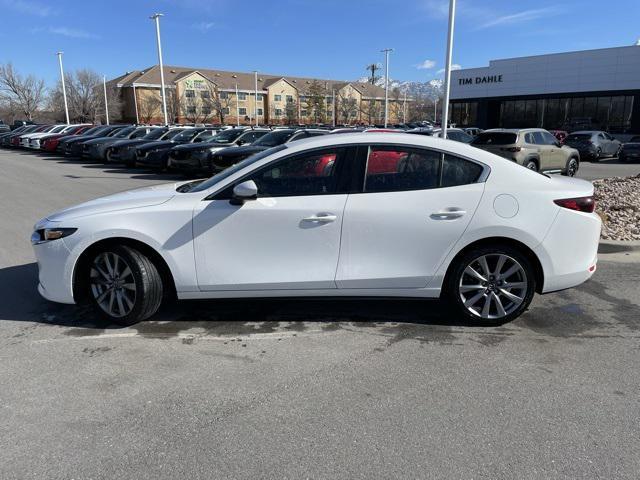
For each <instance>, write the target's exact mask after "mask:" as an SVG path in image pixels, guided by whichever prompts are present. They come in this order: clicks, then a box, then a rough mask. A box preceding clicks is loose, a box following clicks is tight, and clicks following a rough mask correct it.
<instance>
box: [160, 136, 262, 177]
mask: <svg viewBox="0 0 640 480" xmlns="http://www.w3.org/2000/svg"><path fill="white" fill-rule="evenodd" d="M269 132H270V130H268V129H266V128H254V129H248V128H234V129H231V130H225V131H223V132H220V133H219V134H218V135H216V136H215V137H213V138H212V139H211V140H210V141H208V142H206V143H200V144H198V145H183V146H179V147H174V148H172V149H171V151H170V152H168V160H167V166H168V167H169V168H170V169H171V170H177V171H180V172H182V173H186V174H193V173H197V172H207V171H209V170H210V165H211V163H210V162H211V155H212V154H214V153H215V152H217V151H219V150H222V149H223V148H226V147H232V146H233V147H235V148H238V147H240V146H242V145H250V144H251V143H252V142H254V141H255V140H257V139H259V138H260V137H262V136H264V135H266V134H267V133H269Z"/></svg>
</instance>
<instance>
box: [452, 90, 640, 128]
mask: <svg viewBox="0 0 640 480" xmlns="http://www.w3.org/2000/svg"><path fill="white" fill-rule="evenodd" d="M454 105H455V104H454ZM459 105H471V103H467V104H465V103H461V104H459ZM475 105H476V110H477V103H476V104H475ZM632 110H633V96H632V95H619V96H601V97H596V96H590V97H558V98H543V99H527V100H506V101H502V102H500V119H499V126H500V127H504V128H526V127H541V128H547V129H550V130H554V129H558V130H576V129H589V128H594V129H602V130H607V131H609V132H614V133H623V132H627V131H628V130H629V129H630V127H631V112H632ZM474 117H475V116H474Z"/></svg>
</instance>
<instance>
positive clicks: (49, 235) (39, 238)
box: [31, 228, 78, 245]
mask: <svg viewBox="0 0 640 480" xmlns="http://www.w3.org/2000/svg"><path fill="white" fill-rule="evenodd" d="M76 230H78V229H77V228H41V229H40V230H36V231H35V232H33V233H32V234H31V243H33V244H34V245H35V244H38V243H44V242H50V241H51V240H59V239H60V238H64V237H68V236H69V235H71V234H72V233H74V232H75V231H76Z"/></svg>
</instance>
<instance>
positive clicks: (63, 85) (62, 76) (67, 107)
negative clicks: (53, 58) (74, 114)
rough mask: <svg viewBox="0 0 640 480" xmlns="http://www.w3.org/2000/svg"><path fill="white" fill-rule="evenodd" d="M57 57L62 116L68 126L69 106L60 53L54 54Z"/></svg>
mask: <svg viewBox="0 0 640 480" xmlns="http://www.w3.org/2000/svg"><path fill="white" fill-rule="evenodd" d="M56 55H58V63H59V64H60V81H61V82H62V98H63V99H64V114H65V117H66V118H67V125H69V106H68V105H67V88H66V87H65V84H64V69H63V68H62V52H58V53H56Z"/></svg>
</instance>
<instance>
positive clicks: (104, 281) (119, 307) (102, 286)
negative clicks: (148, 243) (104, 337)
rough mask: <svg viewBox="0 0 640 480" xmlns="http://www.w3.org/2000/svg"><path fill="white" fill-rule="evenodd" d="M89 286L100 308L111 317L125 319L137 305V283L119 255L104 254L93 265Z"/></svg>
mask: <svg viewBox="0 0 640 480" xmlns="http://www.w3.org/2000/svg"><path fill="white" fill-rule="evenodd" d="M89 284H90V286H91V294H92V295H93V299H94V300H95V301H96V303H97V304H98V306H100V308H101V309H102V310H103V311H104V312H105V313H107V314H108V315H109V316H111V317H115V318H121V317H125V316H126V315H128V314H129V313H131V311H132V310H133V307H134V305H135V303H136V281H135V278H134V276H133V272H132V271H131V268H130V267H129V265H128V264H127V262H126V261H125V260H124V259H123V258H122V257H121V256H120V255H118V254H116V253H113V252H103V253H101V254H100V255H98V256H97V257H96V258H95V259H94V260H93V263H92V265H91V270H90V277H89Z"/></svg>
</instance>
